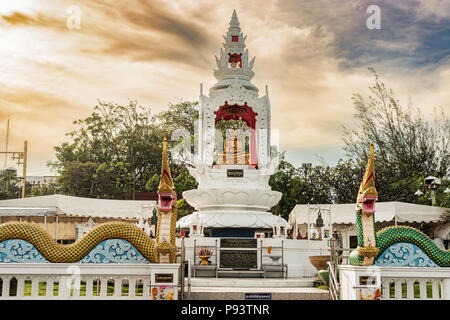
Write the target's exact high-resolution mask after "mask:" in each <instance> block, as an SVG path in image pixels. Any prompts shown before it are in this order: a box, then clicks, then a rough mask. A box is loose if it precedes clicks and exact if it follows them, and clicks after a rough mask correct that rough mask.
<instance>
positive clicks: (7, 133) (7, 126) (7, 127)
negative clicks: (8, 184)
mask: <svg viewBox="0 0 450 320" xmlns="http://www.w3.org/2000/svg"><path fill="white" fill-rule="evenodd" d="M8 141H9V116H8V124H7V125H6V147H5V152H6V153H5V164H4V167H5V168H6V161H7V160H8Z"/></svg>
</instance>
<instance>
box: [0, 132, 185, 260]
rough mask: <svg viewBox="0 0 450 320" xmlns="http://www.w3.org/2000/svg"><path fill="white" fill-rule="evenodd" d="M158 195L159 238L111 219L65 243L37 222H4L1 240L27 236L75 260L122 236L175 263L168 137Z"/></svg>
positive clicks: (43, 249) (150, 255)
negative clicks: (75, 239) (104, 242)
mask: <svg viewBox="0 0 450 320" xmlns="http://www.w3.org/2000/svg"><path fill="white" fill-rule="evenodd" d="M158 196H159V199H158V224H157V230H156V242H155V241H154V240H153V239H151V238H150V236H149V235H147V233H145V232H144V231H143V230H141V229H140V228H138V227H137V226H136V225H134V224H130V223H126V222H107V223H104V224H101V225H99V226H97V227H96V228H94V229H93V230H91V231H90V232H89V233H87V234H86V235H85V236H84V237H83V238H81V239H79V240H78V241H77V242H75V243H72V244H69V245H62V244H59V243H57V242H56V241H55V240H54V239H53V238H52V237H50V235H49V234H48V233H47V232H45V231H44V230H43V229H42V228H41V227H39V226H37V225H35V224H32V223H27V222H14V223H5V224H2V225H0V243H1V242H3V241H6V240H12V239H20V240H25V241H28V242H29V243H31V244H32V245H33V246H34V247H35V248H36V249H37V250H38V251H39V252H40V253H41V254H42V256H43V257H44V258H46V259H47V260H48V261H50V262H52V263H75V262H78V261H80V260H82V259H83V258H84V257H85V256H86V255H87V254H88V253H89V252H90V251H91V250H93V249H94V248H95V247H96V246H97V245H98V244H100V243H101V242H102V241H105V240H108V239H121V240H126V241H128V242H129V243H130V244H132V245H133V246H134V247H135V248H136V250H137V251H139V252H140V253H141V254H142V255H143V256H144V258H145V259H147V260H148V261H149V262H152V263H174V262H175V257H176V246H175V232H176V217H177V214H176V207H175V204H176V194H175V188H174V185H173V180H172V176H171V173H170V167H169V161H168V157H167V141H166V139H164V142H163V155H162V167H161V180H160V183H159V187H158Z"/></svg>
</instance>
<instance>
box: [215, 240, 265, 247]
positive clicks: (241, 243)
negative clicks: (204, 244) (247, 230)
mask: <svg viewBox="0 0 450 320" xmlns="http://www.w3.org/2000/svg"><path fill="white" fill-rule="evenodd" d="M256 241H257V240H256V239H255V238H221V239H220V247H221V248H257V247H258V243H257V242H256Z"/></svg>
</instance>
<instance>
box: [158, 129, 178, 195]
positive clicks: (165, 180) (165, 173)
mask: <svg viewBox="0 0 450 320" xmlns="http://www.w3.org/2000/svg"><path fill="white" fill-rule="evenodd" d="M174 190H175V186H174V184H173V180H172V174H171V173H170V166H169V157H168V155H167V139H166V137H164V140H163V150H162V161H161V179H160V180H159V186H158V192H159V193H172V192H173V191H174Z"/></svg>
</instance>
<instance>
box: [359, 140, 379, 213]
mask: <svg viewBox="0 0 450 320" xmlns="http://www.w3.org/2000/svg"><path fill="white" fill-rule="evenodd" d="M362 197H378V192H377V189H376V188H375V155H374V151H373V142H371V143H370V155H369V159H368V161H367V167H366V172H365V173H364V178H363V180H362V181H361V185H360V186H359V191H358V198H357V200H356V202H357V206H358V207H360V206H359V203H360V201H361V198H362Z"/></svg>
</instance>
